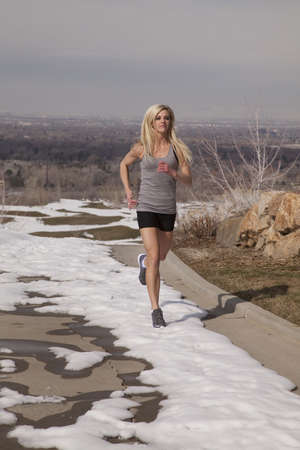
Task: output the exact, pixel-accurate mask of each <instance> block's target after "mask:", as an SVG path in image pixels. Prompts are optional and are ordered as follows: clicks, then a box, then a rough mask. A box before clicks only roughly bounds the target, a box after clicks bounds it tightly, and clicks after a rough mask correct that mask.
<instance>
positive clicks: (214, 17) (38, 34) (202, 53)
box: [0, 0, 300, 120]
mask: <svg viewBox="0 0 300 450" xmlns="http://www.w3.org/2000/svg"><path fill="white" fill-rule="evenodd" d="M299 17H300V2H299V1H298V0H286V1H285V2H282V1H281V0H265V1H264V2H261V1H259V0H252V1H251V2H250V1H249V2H248V1H244V2H241V1H240V0H227V1H226V2H224V1H223V0H202V1H201V2H200V1H197V0H186V1H185V2H182V1H180V0H164V1H163V0H160V1H159V0H152V1H151V2H149V1H147V0H112V1H109V0H51V1H50V0H43V1H41V0H26V2H22V1H20V0H6V1H5V2H4V4H3V5H2V8H1V18H0V58H1V59H0V60H1V65H0V113H1V112H2V113H3V112H8V113H13V114H18V113H19V114H45V115H64V116H65V115H74V116H96V115H97V116H100V117H116V118H118V117H120V118H134V119H138V118H140V117H142V116H143V114H144V112H145V110H146V108H147V107H148V106H149V105H151V104H153V103H167V104H169V105H170V106H171V107H172V108H173V109H174V110H175V114H176V117H177V119H178V120H184V119H186V120H188V119H190V120H217V119H220V120H221V119H247V117H251V116H253V114H254V111H256V110H260V111H261V114H262V115H263V116H264V117H265V118H267V119H280V120H281V119H283V120H284V119H285V120H298V119H299V118H300V83H299V80H300V58H299V54H300V30H299V25H298V20H299Z"/></svg>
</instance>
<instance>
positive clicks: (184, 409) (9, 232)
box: [0, 200, 300, 450]
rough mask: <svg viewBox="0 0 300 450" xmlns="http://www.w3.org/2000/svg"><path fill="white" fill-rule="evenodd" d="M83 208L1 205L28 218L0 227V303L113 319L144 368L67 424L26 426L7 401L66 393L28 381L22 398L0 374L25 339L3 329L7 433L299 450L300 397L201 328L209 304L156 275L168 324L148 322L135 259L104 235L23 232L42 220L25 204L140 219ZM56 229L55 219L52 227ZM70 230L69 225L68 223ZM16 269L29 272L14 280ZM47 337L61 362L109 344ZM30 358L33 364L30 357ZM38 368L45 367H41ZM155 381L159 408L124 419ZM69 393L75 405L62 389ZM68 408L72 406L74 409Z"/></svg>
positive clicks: (160, 445) (78, 447)
mask: <svg viewBox="0 0 300 450" xmlns="http://www.w3.org/2000/svg"><path fill="white" fill-rule="evenodd" d="M84 206H86V202H82V201H77V200H61V201H60V202H55V203H51V204H49V205H46V206H43V207H41V206H39V207H33V208H27V207H26V208H25V207H21V206H9V207H8V209H11V210H14V211H15V210H16V209H17V210H23V211H28V216H26V215H25V216H20V215H15V216H14V218H15V221H13V222H9V223H7V224H5V225H0V230H1V233H0V246H1V252H0V267H1V272H0V286H1V295H0V310H1V311H7V312H9V311H14V309H15V305H17V304H21V305H22V304H30V303H32V304H33V307H34V309H35V311H37V312H40V313H42V314H44V313H45V314H46V313H58V314H59V313H60V314H70V315H73V316H74V315H81V316H83V317H84V320H86V325H87V326H104V327H108V328H110V329H111V332H112V333H113V335H114V336H116V337H117V340H116V341H115V345H116V346H118V348H119V347H126V348H127V349H129V350H128V351H127V352H126V355H127V356H130V357H134V358H142V359H144V360H147V361H148V362H149V363H150V364H151V366H152V368H151V369H145V370H143V371H142V372H141V373H140V374H139V376H138V380H137V382H136V384H132V380H131V381H130V383H129V384H130V386H129V387H127V386H126V380H125V382H124V385H123V390H114V391H113V392H111V393H110V392H108V393H107V398H103V399H102V400H99V401H94V402H93V404H92V406H91V408H90V409H89V410H88V411H86V412H82V413H81V415H79V416H78V417H77V418H76V416H75V417H74V422H73V423H70V424H69V425H66V426H59V427H58V426H50V423H51V421H50V420H49V422H48V423H47V425H45V426H44V427H43V428H41V427H38V426H36V427H35V426H34V422H32V425H23V424H22V423H24V421H22V418H21V419H20V417H21V416H19V415H16V414H15V413H14V412H13V410H10V409H9V408H11V407H12V406H16V405H21V404H24V405H26V408H27V409H28V408H30V404H34V403H49V402H55V403H56V402H61V401H63V400H64V397H66V393H65V392H60V391H59V388H58V386H60V383H57V384H54V383H53V386H50V388H51V392H53V391H54V390H55V392H56V394H55V396H54V395H51V396H50V397H48V396H47V397H45V393H43V392H38V390H39V389H38V388H37V389H36V390H35V395H33V393H32V389H30V387H29V391H28V395H24V394H23V392H24V391H25V388H24V389H23V391H22V392H19V391H20V390H21V389H20V385H19V384H17V383H9V384H8V386H6V384H5V381H9V380H11V379H12V378H5V377H3V376H4V375H5V371H6V372H7V369H10V372H13V371H14V365H15V363H17V362H18V359H17V358H16V356H18V355H19V356H20V357H21V358H22V348H23V352H24V348H26V344H27V345H28V343H26V340H24V341H22V344H23V345H20V344H19V343H18V342H17V341H16V340H14V339H7V338H5V337H4V342H5V347H3V343H2V342H3V340H2V342H1V339H0V358H1V359H2V357H4V358H5V362H4V363H3V365H4V371H2V372H4V373H2V376H1V379H2V389H0V425H8V426H9V427H10V431H9V435H8V436H9V437H10V438H16V439H17V440H18V442H19V443H20V444H21V445H22V446H24V447H26V448H31V449H33V448H38V447H40V446H41V442H42V443H43V446H44V448H54V447H55V448H57V449H59V450H70V449H72V450H82V449H84V448H86V449H89V450H99V449H108V450H111V449H112V447H113V446H115V447H116V450H132V448H133V446H132V443H122V440H125V441H126V439H130V438H131V437H137V439H138V440H139V442H137V443H136V444H134V448H135V449H137V450H145V449H147V450H183V449H188V450H207V449H222V450H253V449H256V450H262V449H263V450H283V449H284V450H288V449H291V450H292V449H294V450H295V449H298V448H299V445H300V397H299V396H298V395H295V394H293V393H291V392H290V390H291V389H293V388H294V387H295V386H294V384H293V383H292V382H291V381H289V380H288V379H286V378H284V377H282V376H280V375H279V374H277V373H276V372H275V371H273V370H270V369H268V368H266V367H264V366H263V365H261V364H260V363H259V362H258V361H256V360H255V359H253V358H252V357H251V356H250V355H249V354H248V353H247V352H245V351H244V350H242V349H241V348H239V347H237V346H235V345H233V344H232V343H231V342H230V340H229V339H228V338H226V337H225V336H223V335H221V334H218V333H214V332H212V331H210V330H208V329H207V328H205V327H204V326H203V322H202V320H201V319H203V318H204V317H205V311H203V310H202V309H201V308H199V307H198V305H196V304H195V303H193V302H192V301H191V300H189V299H188V298H184V299H183V298H182V296H181V294H180V292H178V291H176V290H174V289H173V288H172V287H171V286H168V285H166V284H165V283H164V282H162V285H161V307H162V308H163V310H164V316H165V319H166V321H167V327H166V328H164V327H163V328H159V329H157V328H153V327H152V323H151V308H150V302H149V298H148V294H147V289H146V287H145V286H142V285H141V284H140V283H139V282H138V278H137V275H138V270H137V268H135V267H129V266H125V265H123V264H121V263H119V262H118V261H116V260H115V259H114V258H113V257H112V256H111V251H110V247H109V246H106V245H104V244H105V243H107V242H101V241H98V240H93V239H78V238H64V239H56V238H48V237H38V236H33V235H31V234H30V233H32V232H36V231H46V230H47V229H48V227H49V225H44V224H43V222H42V221H40V220H39V218H37V217H32V214H30V212H31V213H32V212H33V211H39V212H42V213H44V214H47V215H48V216H50V217H62V216H63V217H67V216H68V215H69V216H70V215H73V214H74V213H76V212H77V213H79V212H80V213H82V212H83V211H84V212H88V213H90V214H97V215H100V216H106V217H107V216H110V215H111V216H116V215H118V216H121V217H123V219H122V224H125V223H126V224H127V225H128V226H134V227H136V226H137V225H136V221H134V219H133V216H132V217H130V216H128V210H127V208H122V209H121V210H119V209H91V208H89V207H86V208H84ZM66 211H69V212H66ZM71 211H72V213H71ZM63 229H64V228H62V227H61V226H59V225H52V231H62V230H63ZM69 229H74V228H73V227H72V226H71V225H69ZM76 229H77V227H76ZM132 245H134V244H132ZM20 255H22V258H20ZM24 276H27V277H29V278H30V277H32V279H31V280H27V281H26V282H22V281H20V278H21V277H24ZM36 277H41V279H39V280H36ZM28 292H34V293H35V296H34V297H32V296H30V295H28ZM205 295H210V294H209V293H208V294H207V293H206V294H205ZM45 297H47V298H48V299H49V298H51V304H49V302H48V301H47V303H45ZM83 300H84V301H83ZM40 320H43V316H40ZM64 337H65V338H66V336H64ZM66 342H67V341H66ZM44 344H46V345H47V342H46V343H45V342H44ZM31 345H32V344H31ZM48 345H50V347H48V350H49V351H50V352H51V354H53V358H56V357H61V358H64V360H65V364H66V365H65V368H66V369H68V370H74V371H76V370H81V369H83V368H84V367H93V366H94V365H95V364H96V363H97V362H99V361H100V360H102V359H103V358H107V359H108V360H109V356H110V355H109V354H107V353H106V352H105V353H104V352H85V351H84V350H83V351H82V345H81V344H80V341H78V340H77V339H76V346H78V347H79V348H80V353H79V352H78V351H70V349H68V348H66V347H63V348H62V347H59V348H57V346H55V347H52V345H53V342H52V343H48ZM83 347H84V346H83ZM27 348H28V347H27ZM10 353H11V354H10ZM23 355H24V353H23ZM29 360H30V361H29ZM2 361H3V360H2ZM27 361H29V362H28V363H29V364H33V365H34V364H35V355H32V357H30V358H29V359H27ZM41 366H42V367H43V368H44V366H43V365H41ZM36 370H37V369H36ZM41 370H43V369H41ZM125 370H126V369H125ZM127 370H128V369H127ZM40 376H41V377H43V376H44V374H43V372H42V373H41V375H40ZM56 376H59V374H56ZM25 379H26V377H25ZM140 383H141V384H140ZM66 389H67V386H66ZM99 389H101V383H100V384H99ZM41 390H42V389H41ZM83 390H84V382H83ZM157 390H158V391H159V392H161V393H162V394H163V396H164V399H163V400H162V401H161V402H160V409H159V412H158V415H157V417H156V418H155V419H154V420H152V421H151V422H141V421H138V420H137V421H135V420H132V421H131V420H127V419H130V418H132V416H133V414H134V412H133V411H132V408H133V407H137V406H138V404H137V403H136V402H138V401H139V400H138V399H137V398H136V397H134V398H135V402H134V403H133V402H132V400H133V399H134V398H133V399H132V398H131V394H137V395H139V394H145V393H147V392H148V393H149V392H152V391H157ZM51 392H49V394H51ZM68 392H70V391H68ZM49 394H48V395H49ZM58 394H59V395H58ZM91 394H92V393H91ZM62 396H63V397H62ZM67 397H68V396H67ZM89 398H90V397H89ZM66 401H67V405H68V406H69V407H71V405H72V404H73V403H72V401H73V400H72V397H71V396H70V394H69V397H68V398H67V399H66ZM50 411H52V410H50ZM76 411H78V409H76V407H75V408H74V413H75V414H76ZM78 414H80V413H78ZM6 430H8V428H6ZM6 432H7V431H6ZM111 436H113V437H120V443H115V444H113V443H110V442H108V441H107V439H106V438H107V437H111ZM140 441H142V442H143V443H141V442H140ZM144 443H145V444H144Z"/></svg>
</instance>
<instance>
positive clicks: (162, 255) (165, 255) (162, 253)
mask: <svg viewBox="0 0 300 450" xmlns="http://www.w3.org/2000/svg"><path fill="white" fill-rule="evenodd" d="M167 254H168V251H164V252H161V253H160V255H159V259H160V261H164V260H165V259H166V257H167Z"/></svg>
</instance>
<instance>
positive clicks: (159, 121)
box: [153, 109, 171, 134]
mask: <svg viewBox="0 0 300 450" xmlns="http://www.w3.org/2000/svg"><path fill="white" fill-rule="evenodd" d="M170 123H171V117H170V114H169V111H168V110H166V109H163V110H162V111H160V112H159V113H158V114H157V115H156V116H155V119H154V121H153V129H154V131H156V132H157V133H159V134H166V133H167V131H168V129H169V127H170Z"/></svg>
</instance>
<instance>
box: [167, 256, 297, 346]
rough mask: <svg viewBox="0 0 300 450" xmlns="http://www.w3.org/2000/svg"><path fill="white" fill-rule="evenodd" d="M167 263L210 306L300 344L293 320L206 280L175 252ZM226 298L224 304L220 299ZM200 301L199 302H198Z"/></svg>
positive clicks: (200, 304) (201, 303) (201, 304)
mask: <svg viewBox="0 0 300 450" xmlns="http://www.w3.org/2000/svg"><path fill="white" fill-rule="evenodd" d="M165 264H166V265H167V266H168V267H169V269H170V270H172V271H173V270H174V271H176V272H179V273H180V276H181V277H184V279H185V282H186V283H189V284H190V285H191V284H192V285H193V289H194V290H195V289H197V290H198V291H199V294H202V295H203V294H204V295H205V296H206V304H207V305H208V307H211V308H215V307H216V306H217V305H218V304H219V307H220V308H221V307H222V309H223V310H224V311H227V312H228V313H229V314H230V313H234V314H239V315H241V316H243V317H244V318H245V319H248V320H254V321H255V322H260V323H261V325H263V326H265V327H268V328H272V329H274V330H277V331H279V332H280V333H281V334H285V335H287V336H289V337H290V338H292V339H295V340H296V341H298V342H299V344H300V327H298V326H297V325H294V324H292V323H291V322H289V321H287V320H285V319H282V318H281V317H278V316H276V315H275V314H273V313H271V312H269V311H267V310H265V309H263V308H261V307H260V306H257V305H254V304H253V303H251V302H248V301H245V300H242V299H240V298H238V297H235V296H233V295H232V294H230V293H228V292H226V291H224V290H222V289H220V288H218V287H217V286H215V285H213V284H211V283H209V282H208V281H206V280H205V279H204V278H203V277H201V275H199V274H198V273H196V272H195V271H194V270H193V269H191V268H190V267H189V266H188V265H186V264H185V263H184V262H183V261H182V260H181V259H180V258H179V257H178V256H176V255H175V253H174V252H172V251H170V252H169V254H168V258H167V260H166V262H165ZM222 298H224V299H226V300H225V301H224V304H223V303H222V306H221V305H220V300H219V299H222ZM197 303H198V302H197ZM198 304H199V306H202V307H203V302H200V301H199V303H198Z"/></svg>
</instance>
